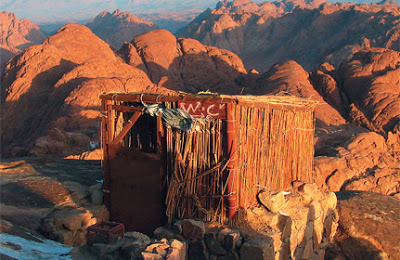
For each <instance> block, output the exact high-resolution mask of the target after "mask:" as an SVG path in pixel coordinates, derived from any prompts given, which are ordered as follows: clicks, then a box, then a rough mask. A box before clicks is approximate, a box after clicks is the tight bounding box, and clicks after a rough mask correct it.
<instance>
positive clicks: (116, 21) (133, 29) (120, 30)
mask: <svg viewBox="0 0 400 260" xmlns="http://www.w3.org/2000/svg"><path fill="white" fill-rule="evenodd" d="M86 26H87V27H89V28H90V29H91V30H92V32H93V33H94V34H96V35H97V36H99V37H100V38H101V39H103V40H104V41H105V42H107V43H109V44H110V45H111V46H112V47H113V48H115V49H119V48H121V46H122V45H123V44H124V42H130V41H132V39H133V37H135V36H137V35H139V34H142V33H145V32H148V31H152V30H155V29H158V26H157V25H155V24H153V23H151V22H148V21H145V20H143V19H140V18H139V17H137V16H135V15H133V14H131V13H129V12H122V11H121V10H115V11H114V12H113V13H109V12H107V11H103V12H102V13H100V14H99V15H98V16H96V17H95V18H94V19H93V20H92V21H90V22H89V23H87V24H86Z"/></svg>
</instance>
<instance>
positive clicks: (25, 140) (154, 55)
mask: <svg viewBox="0 0 400 260" xmlns="http://www.w3.org/2000/svg"><path fill="white" fill-rule="evenodd" d="M119 53H120V55H121V56H122V58H121V57H120V56H118V55H116V54H115V53H114V52H113V51H112V49H110V47H109V45H108V44H107V43H106V42H104V41H103V40H101V39H100V38H98V37H97V36H96V35H95V34H93V33H92V32H91V31H90V29H89V28H87V27H85V26H82V25H67V26H64V27H63V28H61V29H60V30H59V31H58V32H57V33H56V34H54V35H53V36H51V37H49V38H47V39H46V40H45V41H44V42H43V44H41V45H36V46H32V47H30V48H27V49H25V51H24V52H23V53H21V54H19V55H17V56H16V57H14V58H13V59H12V60H11V62H10V67H9V69H8V70H7V71H6V73H5V76H4V78H3V80H2V84H1V87H2V89H1V92H2V93H1V97H2V103H1V106H2V109H1V123H2V124H1V127H2V129H1V130H2V131H1V135H2V136H1V138H2V155H3V156H7V155H8V156H10V155H12V154H14V155H23V154H27V152H29V153H31V154H37V155H46V154H47V155H51V154H58V156H67V155H71V154H80V153H81V152H83V151H85V150H88V149H89V148H90V144H89V143H90V141H92V142H93V143H97V144H98V142H99V122H100V121H99V120H100V114H99V105H100V100H99V95H100V93H101V92H103V91H122V92H141V91H142V92H157V93H173V91H171V90H168V89H166V88H164V86H165V87H168V88H170V89H173V90H185V91H191V92H197V91H198V90H202V89H203V90H207V89H210V90H212V91H218V90H223V89H224V88H225V89H228V91H227V92H232V93H239V92H240V89H241V88H240V86H238V85H237V84H236V83H235V80H234V79H235V77H238V76H239V75H241V74H242V73H245V69H244V66H243V63H242V62H241V60H240V59H239V58H238V57H237V56H236V55H235V54H233V53H231V52H229V51H226V50H219V49H218V48H215V47H207V46H204V45H202V44H201V43H199V42H198V41H196V40H190V39H187V40H186V39H180V40H179V41H178V40H177V39H176V38H175V37H174V36H173V35H172V34H171V33H170V32H168V31H164V30H156V31H151V32H148V33H146V34H143V35H140V36H137V37H135V38H134V41H133V43H127V44H125V45H124V46H123V47H122V48H121V50H120V51H119ZM157 85H158V86H157ZM17 111H18V112H17ZM5 122H7V123H5ZM70 142H74V143H75V145H74V146H71V145H70V144H69V143H70ZM78 143H81V145H78ZM62 145H64V146H67V147H62ZM68 147H69V148H68ZM82 147H85V148H84V149H82ZM77 150H78V151H77Z"/></svg>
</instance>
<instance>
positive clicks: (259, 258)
mask: <svg viewBox="0 0 400 260" xmlns="http://www.w3.org/2000/svg"><path fill="white" fill-rule="evenodd" d="M240 257H241V259H251V260H273V259H275V250H274V248H273V241H272V240H265V239H263V240H261V239H260V240H258V241H246V242H245V243H244V244H243V246H242V247H241V248H240Z"/></svg>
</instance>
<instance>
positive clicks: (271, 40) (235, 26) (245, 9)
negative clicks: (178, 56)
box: [178, 0, 400, 71]
mask: <svg viewBox="0 0 400 260" xmlns="http://www.w3.org/2000/svg"><path fill="white" fill-rule="evenodd" d="M178 35H179V36H180V37H188V38H194V39H197V40H199V41H201V42H202V43H203V44H206V45H213V46H217V47H219V48H225V49H228V50H231V51H233V52H235V53H236V54H238V55H239V56H240V57H241V58H242V60H243V62H244V64H245V66H246V67H247V68H248V69H252V68H255V69H256V70H259V71H266V70H267V69H268V68H269V67H270V66H272V65H273V64H274V63H276V62H278V61H284V60H296V61H297V62H299V63H300V64H301V65H302V66H304V67H305V68H306V69H313V68H315V67H316V66H318V65H319V64H321V63H323V62H325V61H328V62H330V63H332V64H333V65H334V66H337V65H339V63H340V62H341V61H342V60H343V59H346V58H349V57H350V56H351V54H352V53H354V52H355V51H356V50H361V49H362V48H364V47H383V48H390V49H394V50H397V51H398V50H399V48H400V42H399V38H400V7H399V5H398V4H396V3H394V2H393V1H392V2H390V1H387V2H383V3H381V4H370V5H366V4H361V5H355V4H353V3H343V4H330V3H328V2H326V1H324V0H320V1H276V2H263V3H261V4H256V3H254V2H251V1H250V0H235V1H232V2H228V1H224V2H220V3H219V4H218V5H217V7H216V9H213V10H211V9H208V10H206V11H204V12H203V13H202V14H200V15H199V16H198V17H196V18H195V19H194V20H193V21H192V22H191V23H190V24H189V25H188V26H186V27H185V28H184V29H183V30H182V31H180V32H179V33H178Z"/></svg>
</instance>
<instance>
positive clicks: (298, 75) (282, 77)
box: [254, 61, 346, 126]
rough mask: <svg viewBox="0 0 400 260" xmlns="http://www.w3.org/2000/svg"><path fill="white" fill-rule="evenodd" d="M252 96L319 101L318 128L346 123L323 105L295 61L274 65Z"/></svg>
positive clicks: (317, 110)
mask: <svg viewBox="0 0 400 260" xmlns="http://www.w3.org/2000/svg"><path fill="white" fill-rule="evenodd" d="M254 94H257V95H267V94H272V95H294V96H298V97H302V98H309V99H313V100H317V101H320V102H321V104H320V105H318V106H317V108H316V117H317V125H318V126H329V125H340V124H344V123H346V121H345V120H344V118H343V117H342V116H341V115H340V113H339V112H338V111H337V110H335V109H334V108H333V107H332V106H330V105H329V104H327V103H325V101H324V99H323V98H322V96H321V95H320V94H319V93H318V92H317V91H316V90H315V89H314V87H313V86H312V85H311V82H310V79H309V74H308V73H307V72H306V71H305V70H304V69H303V67H301V66H300V65H299V64H298V63H297V62H295V61H287V62H282V63H278V64H275V65H274V66H272V68H271V69H270V70H269V71H267V72H266V73H265V74H263V75H261V77H260V78H259V80H258V81H257V84H256V87H255V90H254Z"/></svg>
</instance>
